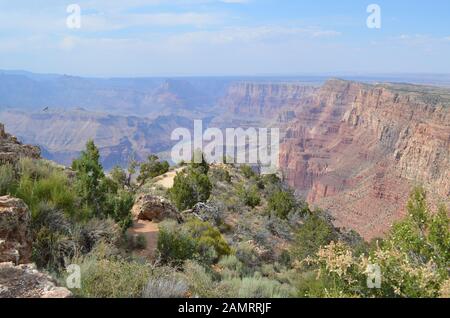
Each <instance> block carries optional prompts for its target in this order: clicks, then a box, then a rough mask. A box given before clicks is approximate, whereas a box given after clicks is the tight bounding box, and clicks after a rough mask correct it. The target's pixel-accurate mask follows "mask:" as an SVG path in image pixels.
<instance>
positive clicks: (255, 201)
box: [237, 185, 261, 208]
mask: <svg viewBox="0 0 450 318" xmlns="http://www.w3.org/2000/svg"><path fill="white" fill-rule="evenodd" d="M237 193H238V196H239V197H240V198H241V200H242V201H243V203H244V204H245V205H246V206H249V207H251V208H254V207H256V206H258V205H260V204H261V195H260V193H259V191H258V188H257V187H256V186H255V185H253V186H250V187H248V188H246V187H244V186H242V185H241V186H239V187H238V188H237Z"/></svg>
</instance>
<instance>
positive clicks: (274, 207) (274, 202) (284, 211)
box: [268, 190, 297, 219]
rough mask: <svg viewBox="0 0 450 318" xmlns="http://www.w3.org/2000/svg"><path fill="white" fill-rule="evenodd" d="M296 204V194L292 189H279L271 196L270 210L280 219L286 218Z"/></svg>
mask: <svg viewBox="0 0 450 318" xmlns="http://www.w3.org/2000/svg"><path fill="white" fill-rule="evenodd" d="M296 206H297V204H296V200H295V196H294V194H293V193H292V192H290V191H284V190H279V191H276V192H274V193H272V194H271V195H270V197H269V201H268V209H269V212H270V213H274V214H275V215H276V216H278V217H279V218H280V219H286V218H287V216H288V215H289V213H290V212H292V211H293V210H294V209H295V208H296Z"/></svg>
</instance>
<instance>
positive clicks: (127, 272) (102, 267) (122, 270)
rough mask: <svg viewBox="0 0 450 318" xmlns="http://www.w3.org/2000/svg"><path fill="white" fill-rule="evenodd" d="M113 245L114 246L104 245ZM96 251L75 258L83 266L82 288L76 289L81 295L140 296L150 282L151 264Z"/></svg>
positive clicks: (78, 294)
mask: <svg viewBox="0 0 450 318" xmlns="http://www.w3.org/2000/svg"><path fill="white" fill-rule="evenodd" d="M103 248H106V249H110V247H107V246H106V247H103ZM96 254H97V251H93V252H92V253H91V254H89V255H87V256H83V257H80V258H76V259H74V260H72V264H78V265H79V266H80V268H81V289H73V290H72V292H73V293H74V295H75V296H77V297H87V298H138V297H141V296H142V291H143V290H144V287H145V286H146V285H147V283H148V281H149V278H150V275H151V268H150V266H149V265H147V264H142V263H138V262H135V261H130V262H129V261H125V260H122V259H115V258H104V256H103V255H100V256H99V255H96Z"/></svg>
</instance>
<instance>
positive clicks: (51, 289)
mask: <svg viewBox="0 0 450 318" xmlns="http://www.w3.org/2000/svg"><path fill="white" fill-rule="evenodd" d="M30 220H31V214H30V211H29V210H28V207H27V206H26V204H25V203H24V202H23V201H22V200H20V199H16V198H13V197H10V196H4V197H0V298H67V297H70V296H71V295H72V294H71V292H70V291H69V290H68V289H66V288H63V287H57V286H56V283H55V281H54V280H53V279H52V278H51V277H50V276H49V275H47V274H44V273H42V272H39V271H38V270H37V269H36V267H35V265H33V264H29V262H30V259H31V248H32V238H31V233H30ZM17 264H20V265H17Z"/></svg>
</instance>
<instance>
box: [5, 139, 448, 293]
mask: <svg viewBox="0 0 450 318" xmlns="http://www.w3.org/2000/svg"><path fill="white" fill-rule="evenodd" d="M99 162H100V156H99V152H98V149H97V147H96V146H95V145H94V143H93V142H88V143H87V145H86V149H85V151H83V152H82V154H81V155H80V157H79V158H78V159H77V160H75V161H74V162H73V165H72V167H71V169H68V168H64V167H60V166H56V165H54V164H53V163H51V162H48V161H43V160H38V159H21V160H19V161H18V162H17V163H14V164H13V163H9V164H2V165H1V166H0V195H6V194H9V195H12V196H15V197H18V198H21V199H22V200H24V201H25V202H26V203H27V205H28V206H29V208H30V210H31V212H32V229H31V235H32V236H33V255H32V258H33V261H34V262H35V263H36V264H37V265H38V267H39V268H40V269H42V270H47V271H49V272H50V273H52V275H54V277H56V278H57V279H58V280H59V281H60V283H61V284H62V285H65V278H66V275H67V273H66V271H65V269H66V267H67V266H68V265H69V264H77V265H79V266H80V268H81V288H79V289H73V290H72V292H73V293H74V295H76V296H78V297H197V296H198V297H244V298H257V297H269V298H270V297H449V296H450V281H449V271H448V265H449V263H450V262H449V261H450V253H449V251H450V233H449V217H448V212H447V210H446V208H445V207H444V206H442V207H440V208H439V209H438V210H437V211H431V210H430V209H429V207H428V206H427V202H426V194H425V191H424V190H423V189H421V188H417V189H415V190H414V192H413V193H412V194H411V198H410V200H409V203H408V206H407V210H408V216H407V217H406V218H405V219H404V220H402V221H400V222H398V223H396V224H395V225H394V226H393V227H392V229H391V231H390V232H389V234H388V235H387V236H386V237H384V238H383V239H377V240H374V241H373V242H370V243H367V242H364V241H363V240H362V239H361V238H360V237H359V236H358V235H357V234H356V233H354V232H349V231H345V230H342V229H338V228H336V227H334V226H333V223H332V220H331V218H330V217H329V215H328V214H327V213H326V211H319V210H313V209H311V208H310V207H309V206H308V205H307V204H306V203H305V202H304V201H303V200H302V199H301V198H299V197H297V196H296V195H295V194H294V192H293V191H292V190H291V189H289V188H288V187H286V186H285V185H284V184H283V183H282V182H281V181H280V179H279V178H278V177H277V176H276V175H265V176H262V175H259V174H258V173H257V172H255V170H254V169H252V168H251V167H249V166H245V165H244V166H235V165H209V164H208V163H207V162H205V161H203V162H202V163H201V164H190V163H188V164H182V169H180V170H179V171H180V172H178V174H177V176H176V177H175V179H174V184H173V187H172V188H170V189H164V188H162V187H158V186H156V185H155V180H154V178H155V177H157V176H159V175H162V174H164V173H166V172H167V171H168V170H169V169H170V168H169V166H168V165H167V163H165V162H161V161H160V160H159V159H158V158H157V157H155V156H150V157H149V158H148V160H147V161H146V162H145V163H137V162H132V164H131V165H130V167H129V168H128V169H127V170H126V171H125V170H123V169H121V168H115V169H114V170H113V171H112V172H111V173H109V174H105V173H104V171H103V168H102V166H101V165H100V163H99ZM142 193H145V194H148V195H153V196H162V197H165V198H166V199H168V200H169V201H170V202H171V203H172V204H173V205H174V206H175V207H176V208H177V209H178V211H179V212H178V213H179V217H177V218H175V219H173V220H164V221H162V222H161V223H159V224H158V227H159V235H158V243H157V247H156V249H157V250H156V253H155V255H156V257H154V258H146V257H142V256H139V254H137V253H135V251H136V250H139V249H143V248H145V245H146V242H145V240H143V239H142V237H140V238H139V239H138V240H136V241H135V240H132V239H130V237H129V235H127V228H129V227H130V226H131V225H132V223H133V216H132V214H131V209H132V206H133V204H134V201H135V197H137V196H138V195H141V194H142ZM370 268H378V269H379V274H380V277H381V285H380V286H376V287H379V288H370V287H373V286H371V285H370V284H368V275H370V273H369V271H368V270H369V269H370Z"/></svg>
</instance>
